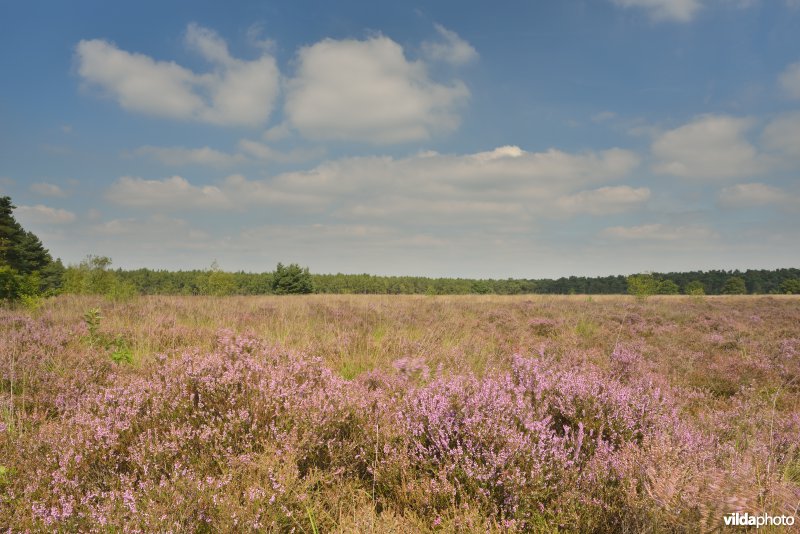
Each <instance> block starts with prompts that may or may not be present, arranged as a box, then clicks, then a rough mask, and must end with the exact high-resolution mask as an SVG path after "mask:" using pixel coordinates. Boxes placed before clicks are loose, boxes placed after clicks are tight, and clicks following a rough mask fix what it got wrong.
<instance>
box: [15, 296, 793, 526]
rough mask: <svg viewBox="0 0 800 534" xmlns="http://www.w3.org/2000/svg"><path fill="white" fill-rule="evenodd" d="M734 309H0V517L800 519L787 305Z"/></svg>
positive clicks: (320, 301) (76, 522) (465, 522)
mask: <svg viewBox="0 0 800 534" xmlns="http://www.w3.org/2000/svg"><path fill="white" fill-rule="evenodd" d="M731 299H732V298H731V297H727V298H725V299H714V298H709V299H707V300H704V301H697V300H694V299H691V298H680V297H672V298H670V299H669V300H667V299H664V300H662V299H661V298H660V297H653V298H652V299H650V300H649V301H647V302H646V303H645V304H642V303H634V302H631V301H630V299H623V298H619V299H613V298H608V299H604V298H598V299H597V300H596V301H593V302H586V301H584V300H579V299H573V300H570V299H565V298H554V299H549V298H547V299H545V298H543V299H538V300H531V299H526V300H524V301H523V300H519V299H516V300H515V299H506V300H487V298H486V297H475V298H473V299H462V300H458V299H453V300H445V299H443V298H440V297H433V298H431V299H426V298H408V299H398V300H397V301H393V304H392V305H391V306H390V305H387V304H386V302H385V301H384V299H379V298H377V297H375V298H364V299H359V298H356V297H337V299H331V298H330V297H327V298H322V297H302V298H297V299H285V298H279V297H272V298H264V299H246V298H240V297H237V298H231V299H220V298H207V297H196V298H192V299H181V298H167V297H152V298H151V297H144V298H142V299H141V300H135V301H128V302H109V301H106V300H101V299H100V298H89V297H72V296H60V297H58V298H57V299H55V300H54V301H53V300H48V301H45V302H44V303H43V305H42V307H41V308H40V309H39V310H38V311H36V312H35V315H36V316H37V317H36V318H32V317H30V315H29V313H30V312H26V311H24V310H21V309H19V310H16V311H10V310H0V373H2V374H1V375H0V378H2V382H0V386H1V387H0V394H2V398H1V399H0V402H2V404H0V409H2V419H0V525H2V526H6V525H8V526H10V527H11V528H12V531H25V530H30V531H64V532H71V531H145V532H151V531H156V532H217V531H226V532H254V531H267V532H270V531H271V532H290V531H292V530H293V529H294V531H295V532H313V531H314V530H315V529H316V530H317V531H319V532H354V531H358V532H361V531H381V532H383V531H386V532H411V531H413V532H430V531H442V532H477V531H480V532H556V531H561V532H697V531H713V530H714V529H716V528H719V527H720V525H721V520H722V517H723V515H724V514H726V513H730V512H733V511H748V512H750V513H761V512H768V513H773V514H774V513H796V506H797V502H799V501H800V483H798V473H800V467H799V466H800V449H798V445H797V443H798V440H797V436H798V435H800V416H798V415H797V414H798V413H800V404H799V402H800V397H799V396H798V393H800V389H798V380H797V376H798V373H800V344H798V342H797V340H798V339H800V331H798V329H797V324H800V322H798V321H800V312H798V309H797V307H796V306H795V303H794V302H793V301H791V300H789V299H790V297H781V298H778V299H766V298H765V299H758V300H756V299H749V298H747V297H737V298H736V301H735V304H736V305H735V306H731V305H730V303H729V302H730V301H731ZM101 303H102V305H103V313H102V319H98V320H97V321H95V323H96V324H92V323H93V321H88V322H87V321H84V319H83V318H82V315H83V314H84V313H85V312H86V310H90V309H92V308H95V307H97V306H98V305H100V304H101ZM543 318H545V319H543ZM581 321H585V322H587V323H591V324H592V325H593V329H592V332H586V333H585V334H586V335H579V334H578V333H577V332H576V330H575V325H576V324H579V323H580V322H581ZM220 326H224V327H227V328H230V330H219V327H220ZM248 331H249V332H256V333H257V337H256V335H254V334H243V332H248ZM576 334H578V335H576ZM93 339H94V341H93ZM115 348H116V349H119V351H121V352H122V354H119V355H118V356H119V358H118V359H119V360H120V363H124V361H125V354H126V353H125V352H124V351H126V350H127V351H130V354H132V355H135V357H134V358H133V365H119V364H117V363H114V361H113V360H112V358H114V354H115V353H116V352H115V351H116V349H115ZM112 349H115V351H112ZM716 384H719V385H718V386H717V385H716Z"/></svg>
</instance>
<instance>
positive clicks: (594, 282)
mask: <svg viewBox="0 0 800 534" xmlns="http://www.w3.org/2000/svg"><path fill="white" fill-rule="evenodd" d="M112 272H114V273H115V274H116V276H117V277H118V279H119V280H120V281H123V282H125V283H126V285H128V284H130V286H132V287H133V288H135V290H136V292H137V293H140V294H145V295H153V294H167V295H199V294H234V295H269V294H274V293H276V291H275V290H274V284H273V282H274V276H275V273H274V272H264V273H245V272H233V273H230V272H223V271H218V270H214V269H211V270H206V271H202V270H192V271H165V270H151V269H137V270H121V269H118V270H115V271H112ZM309 276H310V280H311V288H312V289H311V290H312V291H313V292H314V293H344V294H351V293H352V294H387V295H395V294H433V295H463V294H499V295H521V294H533V293H535V294H560V295H568V294H587V295H611V294H625V293H628V291H629V287H628V277H626V276H623V275H617V276H597V277H586V276H570V277H568V278H567V277H562V278H558V279H556V280H552V279H511V278H509V279H504V280H503V279H500V280H493V279H486V280H474V279H467V278H426V277H421V276H375V275H369V274H310V275H309ZM652 277H653V278H655V279H658V280H661V281H665V280H669V281H672V282H673V283H674V284H675V286H677V291H674V290H673V291H670V293H675V292H678V293H688V292H690V291H687V286H689V285H690V284H692V283H693V282H694V283H695V284H694V286H695V287H696V286H697V282H699V283H700V284H702V288H703V292H704V293H705V294H707V295H719V294H723V293H725V292H728V291H725V287H726V283H728V281H729V280H731V279H732V278H741V279H742V280H744V284H745V288H746V292H747V293H751V294H770V293H772V294H777V293H787V292H794V291H787V288H794V284H793V283H792V282H794V281H796V280H800V269H775V270H766V269H759V270H753V269H748V270H746V271H738V270H736V271H723V270H718V271H691V272H683V273H652Z"/></svg>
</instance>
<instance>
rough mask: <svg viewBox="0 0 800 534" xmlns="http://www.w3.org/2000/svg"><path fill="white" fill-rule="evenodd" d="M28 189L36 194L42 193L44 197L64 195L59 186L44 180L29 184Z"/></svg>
mask: <svg viewBox="0 0 800 534" xmlns="http://www.w3.org/2000/svg"><path fill="white" fill-rule="evenodd" d="M30 190H31V191H32V192H34V193H36V194H37V195H42V196H45V197H63V196H66V193H65V192H64V190H63V189H61V187H59V186H58V185H56V184H48V183H46V182H38V183H35V184H31V187H30Z"/></svg>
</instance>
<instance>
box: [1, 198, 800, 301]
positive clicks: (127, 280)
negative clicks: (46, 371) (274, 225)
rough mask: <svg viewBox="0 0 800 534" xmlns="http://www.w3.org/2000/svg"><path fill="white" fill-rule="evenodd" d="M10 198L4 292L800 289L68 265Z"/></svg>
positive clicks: (786, 279)
mask: <svg viewBox="0 0 800 534" xmlns="http://www.w3.org/2000/svg"><path fill="white" fill-rule="evenodd" d="M14 208H15V206H14V205H13V204H12V202H11V198H9V197H7V196H4V197H0V300H22V301H27V302H31V303H35V301H36V299H38V298H41V297H46V296H50V295H55V294H57V293H72V294H101V295H106V296H109V297H111V298H127V297H131V296H134V295H217V296H225V295H283V294H303V293H338V294H382V295H400V294H402V295H409V294H427V295H465V294H497V295H521V294H587V295H602V294H608V295H610V294H625V293H630V294H634V295H637V296H647V295H654V294H688V295H703V294H706V295H719V294H783V293H793V294H800V269H794V268H792V269H772V270H769V269H748V270H746V271H738V270H734V271H725V270H712V271H690V272H679V273H674V272H672V273H647V274H637V275H631V276H622V275H617V276H595V277H586V276H570V277H562V278H558V279H555V280H554V279H514V278H507V279H469V278H429V277H423V276H378V275H370V274H342V273H338V274H312V273H310V272H309V269H308V268H307V267H301V266H300V265H297V264H290V265H283V264H282V263H279V264H278V265H277V266H276V268H275V270H274V271H266V272H262V273H249V272H243V271H239V272H229V271H225V270H223V269H222V268H220V266H219V265H218V264H217V263H216V261H215V262H214V263H212V265H211V266H210V267H209V268H208V269H195V270H188V271H168V270H163V269H147V268H142V269H127V270H126V269H112V268H111V265H112V261H111V259H110V258H108V257H105V256H88V257H87V258H86V259H85V260H83V261H82V262H80V263H78V264H77V265H69V266H67V267H64V265H63V264H62V263H61V260H59V259H55V260H54V259H53V258H52V257H51V255H50V253H49V251H48V250H47V249H46V248H44V245H43V244H42V242H41V240H40V239H39V238H38V237H37V236H36V235H34V234H33V233H32V232H28V231H26V230H25V229H23V228H22V226H21V225H20V224H19V223H18V222H17V221H16V219H15V218H14V215H13V210H14Z"/></svg>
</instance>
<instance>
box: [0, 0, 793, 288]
mask: <svg viewBox="0 0 800 534" xmlns="http://www.w3.org/2000/svg"><path fill="white" fill-rule="evenodd" d="M798 35H800V1H798V0H769V1H768V0H761V1H759V0H592V1H588V0H586V1H577V0H561V1H555V0H553V1H542V2H530V1H525V2H522V1H508V2H503V3H501V4H495V5H491V6H490V5H489V4H487V3H486V2H463V1H459V2H449V1H448V2H444V1H440V2H432V3H429V4H406V3H402V2H381V1H374V0H373V1H363V2H361V1H359V2H356V1H348V2H336V3H335V4H334V3H330V2H312V1H296V2H291V3H289V2H280V3H279V2H265V1H258V2H245V1H242V2H236V3H228V4H226V5H223V4H220V3H219V2H188V1H187V2H173V3H169V4H168V5H165V3H162V2H158V3H155V2H136V3H128V4H119V3H109V2H84V1H76V2H36V1H27V2H10V1H7V2H3V3H2V4H0V64H2V65H3V69H2V78H0V193H2V194H8V195H10V196H11V197H12V198H13V199H14V202H15V203H16V204H17V206H18V209H17V212H16V213H17V218H18V219H19V220H20V221H21V222H22V224H23V225H24V226H25V227H26V228H28V229H31V230H33V231H34V232H36V233H37V234H38V235H39V236H40V237H41V238H42V239H43V241H44V242H45V245H46V246H47V247H48V248H49V249H50V250H51V252H52V253H53V255H54V256H58V257H61V258H62V259H63V260H64V261H65V262H66V263H74V262H78V261H80V260H81V259H82V258H83V257H84V256H86V255H87V254H101V255H107V256H110V257H112V258H113V260H114V265H116V266H121V267H126V268H135V267H141V266H146V267H152V268H169V269H178V268H205V267H208V266H209V265H210V264H211V262H212V261H214V260H217V261H218V263H219V264H220V266H222V267H223V268H224V269H227V270H239V269H243V270H248V271H267V270H272V269H273V268H274V265H275V264H276V263H277V262H278V261H282V262H284V263H288V262H299V263H301V264H303V265H308V266H309V267H310V268H311V270H312V271H313V272H370V273H375V274H410V275H411V274H413V275H433V276H467V277H508V276H513V277H526V278H535V277H557V276H562V275H573V274H575V275H602V274H626V273H633V272H640V271H647V270H656V271H669V270H692V269H712V268H724V269H733V268H775V267H797V266H798V264H800V261H798V260H800V254H799V253H798V250H800V237H798V232H797V229H798V227H800V37H798Z"/></svg>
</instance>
